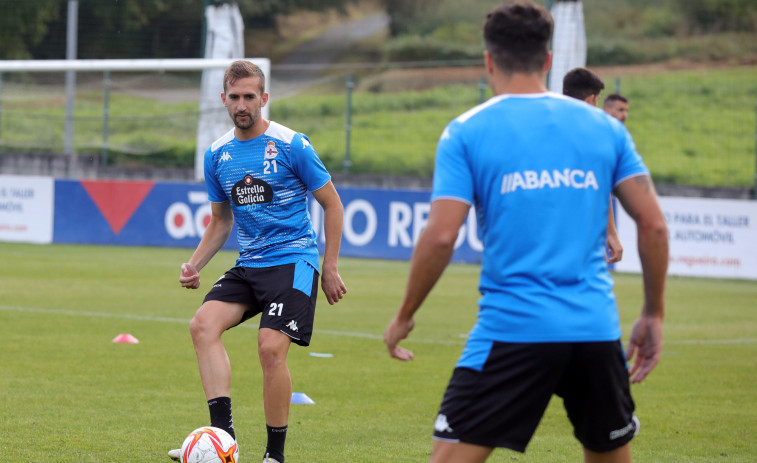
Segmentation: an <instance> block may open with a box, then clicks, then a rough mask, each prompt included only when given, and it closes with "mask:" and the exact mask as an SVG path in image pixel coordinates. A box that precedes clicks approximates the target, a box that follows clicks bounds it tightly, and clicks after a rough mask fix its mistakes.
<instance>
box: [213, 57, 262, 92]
mask: <svg viewBox="0 0 757 463" xmlns="http://www.w3.org/2000/svg"><path fill="white" fill-rule="evenodd" d="M245 77H257V78H258V82H259V83H260V93H261V94H263V93H265V74H263V70H262V69H260V67H259V66H258V65H257V64H255V63H252V62H250V61H247V60H243V59H240V60H237V61H234V62H233V63H231V64H230V65H229V67H228V68H226V72H224V73H223V92H224V93H226V90H227V88H228V86H229V85H232V84H233V83H234V82H236V81H237V80H239V79H244V78H245Z"/></svg>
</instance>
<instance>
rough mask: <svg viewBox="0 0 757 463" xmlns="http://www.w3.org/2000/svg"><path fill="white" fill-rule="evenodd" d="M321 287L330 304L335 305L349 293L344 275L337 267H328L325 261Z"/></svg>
mask: <svg viewBox="0 0 757 463" xmlns="http://www.w3.org/2000/svg"><path fill="white" fill-rule="evenodd" d="M321 289H323V294H325V295H326V300H327V301H329V304H331V305H334V304H336V303H337V302H339V300H340V299H341V298H343V297H344V295H345V294H347V286H345V285H344V282H343V281H342V277H341V276H339V272H338V271H337V270H336V268H328V267H327V265H326V264H325V263H324V266H323V275H322V276H321Z"/></svg>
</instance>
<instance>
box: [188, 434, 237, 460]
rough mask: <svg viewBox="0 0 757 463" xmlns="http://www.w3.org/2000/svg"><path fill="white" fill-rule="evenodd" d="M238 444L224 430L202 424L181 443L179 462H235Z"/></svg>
mask: <svg viewBox="0 0 757 463" xmlns="http://www.w3.org/2000/svg"><path fill="white" fill-rule="evenodd" d="M238 461H239V446H238V445H237V443H236V441H235V440H234V438H232V437H231V435H229V433H227V432H226V431H224V430H223V429H219V428H214V427H212V426H204V427H202V428H197V429H195V430H194V431H192V432H191V433H190V434H189V435H188V436H187V438H186V439H184V443H183V444H181V463H237V462H238Z"/></svg>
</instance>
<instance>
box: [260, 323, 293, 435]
mask: <svg viewBox="0 0 757 463" xmlns="http://www.w3.org/2000/svg"><path fill="white" fill-rule="evenodd" d="M291 342H292V341H291V339H290V338H289V336H287V335H285V334H284V333H282V332H281V331H276V330H272V329H270V328H261V329H260V332H259V333H258V357H260V366H261V367H262V368H263V404H264V408H265V419H266V422H267V424H268V425H269V426H276V427H278V426H286V424H287V422H288V421H289V404H290V402H291V401H292V378H291V376H290V375H289V367H288V366H287V363H286V359H287V353H288V352H289V346H290V344H291Z"/></svg>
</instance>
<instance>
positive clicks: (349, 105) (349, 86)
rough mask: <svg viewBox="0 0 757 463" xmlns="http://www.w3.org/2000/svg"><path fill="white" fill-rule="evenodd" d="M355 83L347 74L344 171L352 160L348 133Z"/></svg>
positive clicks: (347, 170)
mask: <svg viewBox="0 0 757 463" xmlns="http://www.w3.org/2000/svg"><path fill="white" fill-rule="evenodd" d="M354 86H355V84H354V83H353V82H352V75H351V74H350V75H348V76H347V123H346V124H345V126H344V131H345V137H346V139H345V150H344V162H343V163H342V167H343V169H344V172H345V173H347V172H349V171H350V166H351V165H352V161H350V134H351V133H352V88H353V87H354Z"/></svg>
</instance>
